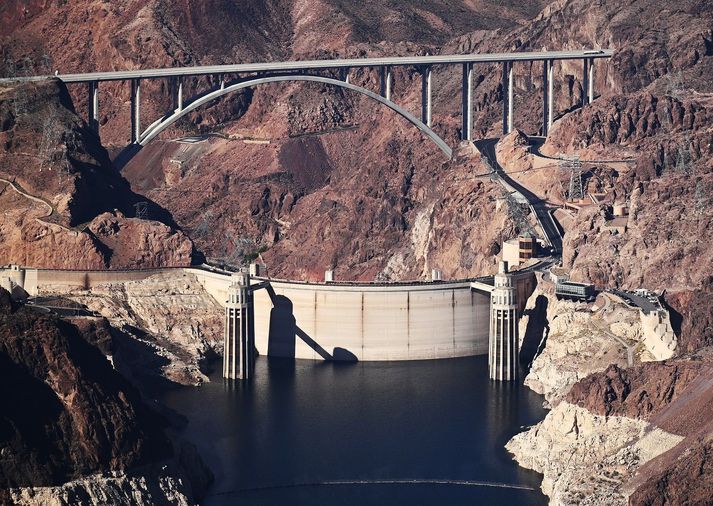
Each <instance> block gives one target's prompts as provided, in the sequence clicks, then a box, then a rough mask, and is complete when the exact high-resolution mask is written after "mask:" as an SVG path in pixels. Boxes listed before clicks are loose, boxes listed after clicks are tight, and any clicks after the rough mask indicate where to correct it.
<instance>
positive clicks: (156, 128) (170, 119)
mask: <svg viewBox="0 0 713 506" xmlns="http://www.w3.org/2000/svg"><path fill="white" fill-rule="evenodd" d="M285 81H309V82H315V83H324V84H329V85H333V86H339V87H341V88H345V89H347V90H351V91H354V92H357V93H360V94H362V95H366V96H367V97H369V98H371V99H372V100H376V101H377V102H379V103H380V104H383V105H385V106H386V107H388V108H389V109H391V110H392V111H394V112H396V113H397V114H399V115H400V116H402V117H403V118H405V119H406V120H407V121H409V122H410V123H412V124H413V125H414V126H415V127H416V128H418V129H419V130H420V131H421V132H422V133H424V134H425V135H426V136H427V137H428V138H429V139H431V140H432V141H433V142H434V143H435V144H436V146H438V148H439V149H440V150H441V151H442V152H443V153H444V154H445V155H446V156H447V157H448V159H450V158H451V156H452V154H453V150H452V149H451V147H450V146H449V145H448V144H447V143H446V142H445V141H444V140H443V139H442V138H441V137H439V136H438V134H436V132H434V131H433V130H432V129H431V128H429V127H428V126H427V125H426V124H425V123H423V122H422V121H421V120H419V119H418V118H417V117H416V116H414V115H413V114H411V113H409V112H408V111H407V110H405V109H403V108H402V107H400V106H398V105H397V104H395V103H394V102H392V101H391V100H387V99H386V98H384V97H382V96H381V95H379V94H377V93H374V92H373V91H370V90H367V89H366V88H362V87H361V86H355V85H354V84H351V83H347V82H345V81H341V80H338V79H332V78H329V77H322V76H311V75H275V76H265V77H255V78H249V79H247V80H245V81H240V82H237V83H234V84H231V85H229V86H225V87H224V88H218V89H216V90H213V91H210V92H208V93H206V94H204V95H201V96H198V97H197V98H195V99H194V100H192V101H191V102H189V103H187V104H185V105H184V106H183V107H182V108H181V109H180V110H179V109H176V110H175V111H174V112H173V113H169V114H168V115H166V116H164V117H162V118H159V119H158V120H156V121H154V122H153V123H152V124H151V125H149V126H148V127H147V128H146V130H144V132H143V133H142V134H141V135H140V136H139V139H138V140H137V142H136V144H138V145H139V146H141V147H143V146H145V145H146V144H148V143H149V142H151V140H153V139H154V138H155V137H156V136H157V135H158V134H160V133H161V132H163V131H164V130H165V129H167V128H168V127H169V126H171V125H172V124H173V123H175V122H176V121H178V120H179V119H180V118H182V117H183V116H185V115H186V114H188V113H190V112H192V111H194V110H195V109H197V108H198V107H200V106H202V105H204V104H206V103H208V102H211V101H213V100H216V99H218V98H220V97H222V96H223V95H227V94H228V93H233V92H236V91H238V90H242V89H245V88H251V87H253V86H257V85H259V84H268V83H279V82H285Z"/></svg>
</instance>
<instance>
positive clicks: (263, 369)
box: [163, 357, 545, 505]
mask: <svg viewBox="0 0 713 506" xmlns="http://www.w3.org/2000/svg"><path fill="white" fill-rule="evenodd" d="M212 379H213V380H214V381H213V382H212V383H211V384H208V385H205V386H203V387H201V388H186V389H181V390H179V391H174V392H169V393H167V394H166V395H165V398H164V399H163V400H164V401H165V402H166V403H167V404H168V405H169V406H170V407H172V408H173V409H175V410H177V411H179V412H180V413H182V414H184V415H185V416H186V417H188V419H189V420H190V423H189V424H188V426H187V428H186V429H185V433H186V434H185V435H186V437H188V438H189V439H192V440H193V441H195V442H196V443H197V444H198V446H199V448H200V450H201V452H202V454H203V455H204V457H205V460H206V461H207V463H208V465H209V466H210V467H211V468H212V469H213V470H214V473H215V475H216V482H215V485H214V487H213V489H212V490H211V492H210V493H211V496H210V497H209V498H208V499H207V500H206V502H205V504H208V505H211V504H214V505H217V504H235V503H236V502H240V503H241V504H272V503H289V504H339V505H343V504H385V503H389V502H398V503H414V504H443V503H444V502H446V503H450V504H476V503H481V504H482V503H491V502H495V501H507V502H508V503H517V504H544V502H545V501H544V497H543V496H542V495H541V494H540V493H539V492H538V491H537V490H539V483H540V476H539V475H537V474H536V473H533V472H530V471H527V470H524V469H521V468H519V467H518V466H517V465H516V464H515V463H514V462H513V461H512V460H511V458H510V456H509V454H508V453H507V452H506V451H505V449H504V448H503V445H504V443H505V442H506V441H507V439H508V438H509V437H511V436H512V435H513V434H515V433H516V432H518V431H519V430H520V427H521V426H523V425H530V424H532V423H535V422H537V421H538V420H540V419H541V418H542V417H543V416H544V411H543V409H542V408H541V402H542V401H541V398H540V397H539V396H537V395H535V394H533V393H532V392H530V391H529V390H527V389H525V388H524V387H522V386H520V385H510V384H499V383H495V382H491V381H490V380H489V379H488V374H487V359H486V358H485V357H476V358H465V359H453V360H442V361H421V362H389V363H386V362H385V363H373V362H371V363H364V362H362V363H357V364H343V363H333V362H332V363H324V362H313V361H300V360H297V361H294V360H289V359H272V358H270V359H267V358H265V357H260V358H259V359H258V360H257V362H256V370H255V376H254V381H253V382H252V383H251V384H250V385H248V386H244V385H230V384H225V383H223V381H222V380H221V379H220V377H219V376H218V377H214V378H212ZM403 480H407V481H409V482H408V483H406V482H404V481H403ZM414 480H415V481H414ZM441 482H442V483H441ZM446 482H450V483H446ZM460 482H462V483H460ZM476 482H489V483H495V484H503V483H504V484H514V485H518V486H522V487H525V488H533V489H536V490H534V491H533V490H526V489H509V488H500V487H492V486H483V485H482V484H481V485H478V483H476Z"/></svg>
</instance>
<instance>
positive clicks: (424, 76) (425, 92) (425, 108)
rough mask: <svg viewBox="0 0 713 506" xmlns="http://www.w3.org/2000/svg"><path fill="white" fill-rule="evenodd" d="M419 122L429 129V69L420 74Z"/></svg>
mask: <svg viewBox="0 0 713 506" xmlns="http://www.w3.org/2000/svg"><path fill="white" fill-rule="evenodd" d="M421 121H422V122H423V123H425V124H426V126H427V127H428V128H431V67H426V68H425V69H423V70H422V73H421Z"/></svg>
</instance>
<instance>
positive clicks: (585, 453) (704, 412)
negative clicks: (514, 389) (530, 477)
mask: <svg viewBox="0 0 713 506" xmlns="http://www.w3.org/2000/svg"><path fill="white" fill-rule="evenodd" d="M712 356H713V355H712V354H711V350H710V348H707V349H702V350H699V352H698V353H696V354H694V355H689V356H685V357H682V358H678V359H673V360H669V361H665V362H660V363H656V362H648V363H644V364H641V365H638V366H635V367H631V368H628V369H623V368H621V367H618V366H616V365H612V366H610V367H609V368H607V370H605V371H603V372H596V373H593V374H591V375H590V376H588V377H586V378H584V379H582V380H580V381H579V382H577V383H576V384H575V385H574V386H573V387H572V388H571V390H570V391H569V393H568V394H567V397H566V398H565V400H563V401H562V402H561V403H560V404H558V405H557V406H556V407H555V408H554V409H553V410H552V411H550V413H548V414H547V416H546V417H545V420H543V421H542V422H540V423H539V424H537V425H535V426H534V427H532V428H531V429H530V430H528V431H527V432H524V433H522V434H519V435H517V436H515V437H514V438H513V439H512V440H511V441H510V442H509V443H508V445H507V448H508V449H509V450H510V451H511V452H513V453H514V454H515V458H516V459H517V461H518V462H519V463H520V464H521V465H524V466H526V467H530V468H532V469H536V470H538V471H540V472H542V473H544V475H545V479H544V481H543V484H542V489H543V491H544V492H545V493H546V494H547V495H549V496H550V498H551V500H552V502H553V503H554V504H575V503H576V504H627V499H628V504H634V505H639V504H664V503H668V502H665V501H664V499H665V500H666V501H670V503H671V504H681V503H685V500H686V499H689V500H693V499H695V498H698V497H707V496H706V495H705V494H707V491H708V490H709V487H708V485H707V484H708V482H710V481H711V466H710V459H709V455H708V454H707V450H706V448H707V445H709V440H710V434H711V429H712V428H713V425H712V423H711V420H710V416H709V413H710V409H711V406H713V391H712V390H711V389H710V384H711V381H712V380H713V367H712V366H711V363H712V362H711V357H712ZM689 458H692V459H694V462H695V463H696V465H694V466H689V464H688V462H689V461H688V459H689ZM676 479H680V481H676ZM669 480H671V481H669ZM679 500H680V502H677V501H679ZM657 501H664V502H657ZM704 503H705V501H704Z"/></svg>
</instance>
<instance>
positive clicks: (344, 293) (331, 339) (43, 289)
mask: <svg viewBox="0 0 713 506" xmlns="http://www.w3.org/2000/svg"><path fill="white" fill-rule="evenodd" d="M181 270H182V271H184V272H186V273H190V274H193V275H195V276H196V278H197V279H198V281H199V282H200V283H201V284H202V285H203V286H204V288H205V289H206V291H207V292H208V293H210V294H211V295H212V296H213V297H214V298H215V299H216V300H217V301H218V302H220V303H221V304H224V303H225V301H226V300H227V293H228V287H229V286H230V284H231V283H232V282H233V281H234V280H233V279H232V277H231V275H230V273H224V272H217V271H211V270H206V269H202V268H185V269H156V270H146V271H53V270H38V269H23V270H22V271H23V272H22V274H21V273H20V272H17V271H15V272H12V275H13V278H14V279H16V280H17V281H21V282H22V283H23V284H24V289H25V290H26V291H27V292H28V293H29V294H30V295H37V294H42V293H45V294H46V293H62V292H67V291H69V290H73V289H87V288H91V287H94V286H98V285H101V284H105V283H122V282H127V281H136V280H140V279H145V278H147V277H149V276H151V275H154V274H158V273H162V272H178V271H181ZM8 272H9V271H8ZM3 273H4V271H3ZM8 277H9V273H8ZM262 281H267V280H266V279H263V278H253V279H252V282H253V283H260V282H262ZM269 282H270V286H271V289H272V292H273V293H272V297H271V294H270V293H268V291H267V290H265V289H260V290H256V291H255V292H254V316H255V320H254V321H255V345H256V347H257V350H258V352H259V353H260V354H261V355H267V354H268V353H269V354H270V356H283V357H294V358H303V359H337V360H349V359H356V360H360V361H361V360H366V361H379V360H422V359H438V358H451V357H460V356H470V355H482V354H486V353H487V351H488V331H489V318H490V298H489V294H488V293H485V292H481V291H478V290H473V289H472V288H471V283H470V281H456V282H436V283H402V284H399V283H394V284H380V285H379V284H359V283H301V282H294V281H283V280H274V279H270V280H269ZM273 303H274V305H273Z"/></svg>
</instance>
